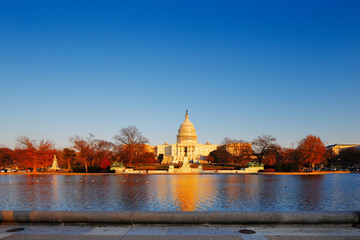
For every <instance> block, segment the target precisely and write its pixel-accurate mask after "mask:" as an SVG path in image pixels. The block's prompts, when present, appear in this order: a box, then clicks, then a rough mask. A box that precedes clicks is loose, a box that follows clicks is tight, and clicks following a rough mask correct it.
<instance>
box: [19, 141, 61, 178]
mask: <svg viewBox="0 0 360 240" xmlns="http://www.w3.org/2000/svg"><path fill="white" fill-rule="evenodd" d="M17 142H18V145H17V149H19V150H22V151H19V152H18V153H19V157H20V159H18V162H19V165H21V166H23V167H29V168H33V171H34V172H37V168H38V167H40V168H45V167H49V166H50V165H51V163H52V159H53V156H54V154H55V153H56V150H55V149H54V144H53V143H52V142H51V141H50V140H47V139H41V140H35V139H31V138H29V137H26V136H22V137H19V138H17ZM24 154H25V155H26V158H24Z"/></svg>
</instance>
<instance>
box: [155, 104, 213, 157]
mask: <svg viewBox="0 0 360 240" xmlns="http://www.w3.org/2000/svg"><path fill="white" fill-rule="evenodd" d="M217 148H218V145H213V144H210V143H208V142H207V143H206V144H200V143H198V142H197V135H196V130H195V127H194V124H192V122H190V120H189V114H188V111H187V110H186V114H185V121H184V122H183V123H182V124H181V125H180V128H179V131H178V135H177V142H176V143H174V144H168V143H164V144H163V145H157V146H156V147H155V149H154V150H155V151H154V152H155V154H156V156H157V158H158V159H159V160H161V163H165V164H166V163H171V162H173V163H179V162H183V160H184V156H185V149H186V152H187V157H188V159H189V161H193V162H204V161H205V159H206V157H207V156H208V155H209V154H210V152H212V151H214V150H216V149H217Z"/></svg>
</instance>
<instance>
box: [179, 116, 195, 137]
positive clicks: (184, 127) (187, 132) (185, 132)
mask: <svg viewBox="0 0 360 240" xmlns="http://www.w3.org/2000/svg"><path fill="white" fill-rule="evenodd" d="M177 142H178V143H181V142H197V135H196V131H195V127H194V124H192V122H190V120H189V114H188V111H187V110H186V115H185V121H184V122H183V123H182V124H181V125H180V128H179V132H178V135H177Z"/></svg>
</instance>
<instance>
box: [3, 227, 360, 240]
mask: <svg viewBox="0 0 360 240" xmlns="http://www.w3.org/2000/svg"><path fill="white" fill-rule="evenodd" d="M0 239H4V240H10V239H39V240H42V239H50V240H52V239H54V240H55V239H56V240H60V239H65V240H67V239H69V240H82V239H84V240H97V239H101V240H107V239H123V240H133V239H145V240H146V239H148V240H167V239H173V240H185V239H194V240H202V239H214V240H217V239H224V240H230V239H244V240H264V239H271V240H272V239H290V240H291V239H326V240H333V239H359V240H360V227H353V226H350V225H263V226H261V225H209V226H206V225H77V226H76V225H34V224H31V225H30V224H19V225H8V224H5V225H0Z"/></svg>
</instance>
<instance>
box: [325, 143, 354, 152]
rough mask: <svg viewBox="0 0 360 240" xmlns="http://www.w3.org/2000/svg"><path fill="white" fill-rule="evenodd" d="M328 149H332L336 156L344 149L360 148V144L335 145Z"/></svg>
mask: <svg viewBox="0 0 360 240" xmlns="http://www.w3.org/2000/svg"><path fill="white" fill-rule="evenodd" d="M326 148H327V149H331V150H332V152H333V153H334V154H336V155H338V154H339V153H340V151H341V150H342V149H345V148H357V149H359V148H360V144H333V145H329V146H327V147H326Z"/></svg>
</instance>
